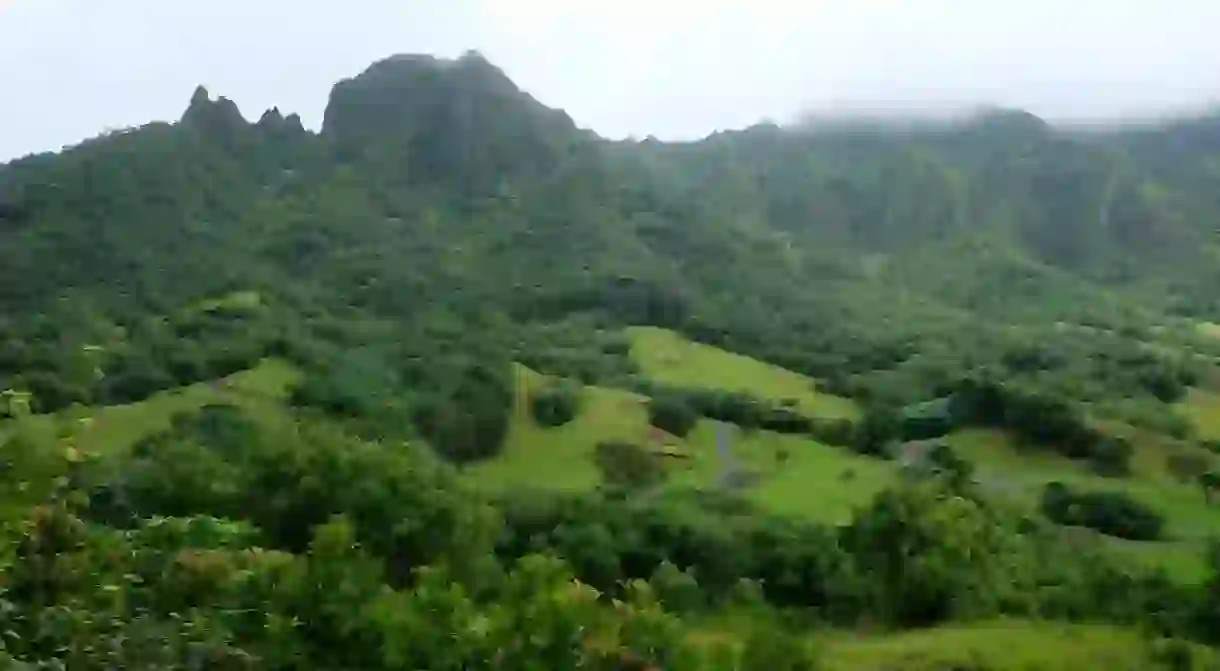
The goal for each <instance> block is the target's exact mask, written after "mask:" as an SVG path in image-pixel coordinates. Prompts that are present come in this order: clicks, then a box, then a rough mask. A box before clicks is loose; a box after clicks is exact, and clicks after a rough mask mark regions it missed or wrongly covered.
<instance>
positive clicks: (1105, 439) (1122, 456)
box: [1090, 436, 1134, 477]
mask: <svg viewBox="0 0 1220 671" xmlns="http://www.w3.org/2000/svg"><path fill="white" fill-rule="evenodd" d="M1133 452H1134V448H1132V446H1131V442H1130V441H1128V440H1127V439H1126V438H1122V437H1119V436H1099V437H1098V438H1097V440H1096V442H1095V443H1094V444H1093V449H1092V453H1093V454H1092V456H1091V457H1090V461H1091V462H1092V464H1093V470H1095V471H1096V472H1097V473H1098V475H1104V476H1106V477H1126V476H1128V475H1131V455H1132V453H1133Z"/></svg>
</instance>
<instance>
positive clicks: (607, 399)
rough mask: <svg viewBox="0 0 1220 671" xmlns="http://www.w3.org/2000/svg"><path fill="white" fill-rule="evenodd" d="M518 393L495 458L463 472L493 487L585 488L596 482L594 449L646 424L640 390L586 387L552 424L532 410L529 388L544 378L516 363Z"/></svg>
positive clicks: (637, 434)
mask: <svg viewBox="0 0 1220 671" xmlns="http://www.w3.org/2000/svg"><path fill="white" fill-rule="evenodd" d="M515 377H516V380H517V393H516V403H515V407H514V408H513V418H512V423H511V424H510V425H509V430H508V438H507V440H506V442H505V446H504V451H503V452H501V453H500V455H499V456H497V457H496V458H495V459H492V460H489V461H485V462H482V463H479V464H475V465H473V466H470V467H468V468H467V469H466V473H467V474H468V475H469V476H470V477H471V478H472V479H473V480H474V481H475V482H478V483H479V484H482V485H484V486H487V487H489V488H492V489H499V488H504V487H512V486H537V487H545V488H549V489H560V490H583V489H591V488H593V487H595V486H597V484H598V482H599V479H600V478H599V476H598V473H597V468H596V467H595V466H594V464H593V449H594V447H596V445H597V443H599V442H601V441H604V440H627V441H634V442H639V441H640V440H641V438H642V437H643V435H644V431H645V430H646V426H647V424H648V417H647V413H646V411H645V406H644V401H645V400H646V399H645V398H644V397H642V396H638V395H636V394H632V393H629V392H625V391H620V390H617V389H604V388H601V387H585V388H584V389H583V390H582V392H581V409H580V413H579V414H578V415H577V417H576V419H574V420H573V421H571V422H569V423H567V424H565V425H563V426H560V427H556V428H544V427H541V426H538V424H537V423H536V422H534V418H533V417H532V416H531V415H530V410H529V397H530V393H531V392H532V391H533V390H535V389H537V388H539V387H540V386H542V385H544V384H545V382H546V378H545V377H543V376H541V375H539V374H538V373H535V372H534V371H532V370H529V369H527V368H524V367H522V366H517V367H516V374H515Z"/></svg>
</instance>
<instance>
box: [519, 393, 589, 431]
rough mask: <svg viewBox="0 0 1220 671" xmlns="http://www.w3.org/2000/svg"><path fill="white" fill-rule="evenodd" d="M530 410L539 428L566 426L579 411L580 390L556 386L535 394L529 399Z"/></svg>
mask: <svg viewBox="0 0 1220 671" xmlns="http://www.w3.org/2000/svg"><path fill="white" fill-rule="evenodd" d="M530 410H531V412H532V413H533V415H534V421H536V422H538V424H539V425H540V426H547V427H555V426H562V425H564V424H567V423H568V422H570V421H572V420H573V419H575V418H576V415H577V413H578V412H579V411H580V389H579V388H577V387H575V386H573V385H571V384H557V385H554V386H551V387H548V388H546V389H543V390H541V391H538V392H535V393H534V394H533V396H532V397H531V398H530Z"/></svg>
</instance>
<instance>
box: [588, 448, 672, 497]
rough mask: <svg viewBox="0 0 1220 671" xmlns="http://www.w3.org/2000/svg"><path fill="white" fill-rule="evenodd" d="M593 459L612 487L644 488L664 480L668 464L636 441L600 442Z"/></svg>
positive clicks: (604, 479)
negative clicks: (663, 462)
mask: <svg viewBox="0 0 1220 671" xmlns="http://www.w3.org/2000/svg"><path fill="white" fill-rule="evenodd" d="M594 460H595V461H596V463H597V468H598V470H599V471H601V474H602V481H603V482H605V483H606V484H607V485H609V486H611V487H616V488H622V489H644V488H647V487H651V486H653V485H658V484H660V483H661V482H663V481H664V480H665V476H666V473H665V465H664V464H662V463H661V458H660V457H659V456H657V455H655V454H653V453H652V452H650V451H648V450H647V449H645V448H643V447H641V446H639V445H636V444H635V443H627V442H619V441H607V442H602V443H598V444H597V448H596V450H595V451H594Z"/></svg>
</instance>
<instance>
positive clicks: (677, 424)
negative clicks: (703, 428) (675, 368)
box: [648, 395, 699, 437]
mask: <svg viewBox="0 0 1220 671" xmlns="http://www.w3.org/2000/svg"><path fill="white" fill-rule="evenodd" d="M698 420H699V415H698V414H697V413H696V412H695V410H694V408H692V407H691V405H690V404H689V403H688V402H686V401H685V400H684V399H681V398H677V397H675V396H668V395H666V396H658V397H656V398H653V399H652V400H651V401H649V403H648V423H649V424H652V425H653V426H655V427H657V428H658V429H662V430H664V431H668V432H669V433H672V434H673V435H675V436H678V437H684V436H686V434H688V433H690V430H691V429H692V428H694V426H695V422H697V421H698Z"/></svg>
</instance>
